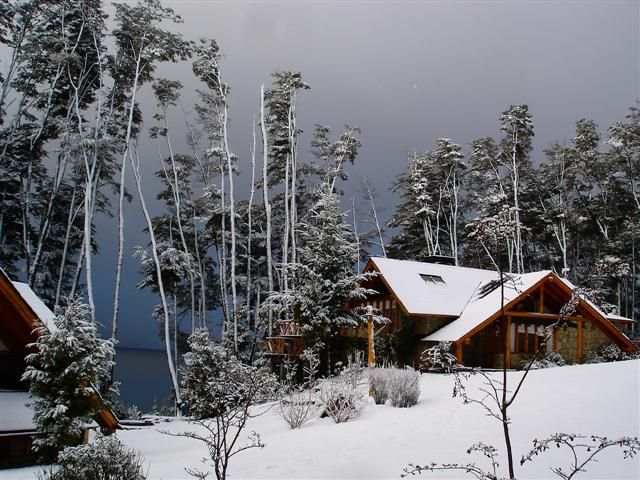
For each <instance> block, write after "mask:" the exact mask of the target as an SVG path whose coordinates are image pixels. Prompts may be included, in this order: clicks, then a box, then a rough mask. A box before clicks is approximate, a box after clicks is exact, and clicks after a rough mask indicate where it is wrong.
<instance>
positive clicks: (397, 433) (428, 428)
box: [0, 360, 640, 480]
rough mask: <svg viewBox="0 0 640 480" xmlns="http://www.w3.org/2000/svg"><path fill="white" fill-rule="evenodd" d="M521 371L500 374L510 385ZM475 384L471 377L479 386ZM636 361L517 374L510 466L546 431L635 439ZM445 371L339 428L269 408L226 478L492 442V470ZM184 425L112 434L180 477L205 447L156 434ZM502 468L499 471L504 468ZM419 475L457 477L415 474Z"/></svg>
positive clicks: (552, 459) (545, 459)
mask: <svg viewBox="0 0 640 480" xmlns="http://www.w3.org/2000/svg"><path fill="white" fill-rule="evenodd" d="M520 375H521V373H519V372H513V373H510V374H509V380H510V382H511V384H513V382H514V381H515V380H516V379H517V378H518V377H519V376H520ZM479 380H480V379H477V381H476V380H474V381H473V384H474V385H479ZM639 383H640V361H638V360H633V361H626V362H619V363H615V364H598V365H582V366H569V367H561V368H553V369H547V370H538V371H533V372H531V374H530V377H529V378H528V379H527V380H526V382H525V384H524V387H523V389H522V391H521V393H520V396H519V397H518V399H517V400H516V402H515V403H514V405H513V407H512V409H511V412H512V426H511V432H512V438H513V444H514V452H515V457H516V463H517V464H519V459H520V456H521V455H522V454H523V453H526V452H528V451H529V449H530V448H531V445H532V443H531V442H532V440H533V439H534V438H538V439H541V438H544V437H546V436H549V435H551V434H553V433H556V432H565V433H586V434H598V435H604V436H607V437H609V438H613V437H619V436H623V435H627V436H638V435H640V420H639V416H640V415H639V410H640V385H639ZM452 384H453V380H452V377H451V376H449V375H436V374H423V375H422V379H421V387H422V393H421V396H420V401H419V403H418V404H417V405H416V406H415V407H413V408H410V409H397V408H393V407H391V406H376V405H374V404H370V405H369V406H368V407H367V409H366V410H365V412H364V414H363V415H362V416H361V417H360V418H358V419H355V420H352V421H349V422H348V423H344V424H334V423H333V421H331V420H330V419H328V418H325V419H315V420H312V421H311V422H309V423H307V424H305V425H304V426H303V427H302V428H301V429H299V430H289V428H288V426H287V425H286V424H285V423H284V421H282V420H281V419H280V417H279V416H278V415H277V413H276V411H275V409H272V410H270V411H268V412H267V413H266V414H264V415H263V416H261V417H257V418H255V419H253V420H252V421H251V423H250V424H249V427H248V431H247V433H249V432H250V431H251V430H255V431H257V432H259V433H260V435H261V436H262V439H263V441H264V442H265V443H266V447H265V448H263V449H253V450H248V451H245V452H242V453H240V454H239V455H238V456H236V457H234V458H233V459H232V461H231V467H230V477H231V478H232V479H241V478H246V479H267V478H269V479H271V478H273V479H303V478H304V479H306V478H335V479H347V478H361V479H371V478H399V477H400V474H401V473H402V469H403V467H406V466H407V465H408V464H409V463H417V464H425V463H428V462H465V463H466V462H470V461H474V460H475V461H477V462H479V463H480V464H482V465H486V463H485V462H484V461H483V459H482V458H473V457H471V456H470V455H467V454H466V449H467V447H469V446H470V445H471V444H473V443H475V442H478V441H482V442H484V443H490V444H492V445H494V446H496V447H497V448H498V449H499V451H500V453H501V456H500V463H501V468H502V467H503V466H506V456H505V455H504V454H503V453H502V452H503V450H504V448H503V438H502V429H501V427H500V425H499V424H498V422H497V421H496V420H494V419H492V418H489V417H487V416H485V415H484V412H483V409H482V407H480V406H478V405H464V404H462V401H461V400H460V399H458V398H455V399H454V398H451V389H452ZM190 428H192V427H191V426H190V425H189V424H188V422H184V421H173V422H168V423H163V424H160V425H156V426H155V427H148V428H140V429H131V430H127V431H123V432H119V433H118V437H119V438H120V439H121V440H122V441H123V442H125V443H126V444H127V445H129V446H130V447H133V448H135V449H136V450H139V451H140V453H141V454H142V456H143V457H144V460H145V464H146V466H147V467H148V473H149V478H152V479H177V478H188V476H187V475H186V473H185V471H184V467H186V466H197V467H199V466H201V463H200V461H201V459H202V457H204V456H206V451H205V448H204V446H203V445H202V444H200V443H199V442H197V441H195V440H191V439H186V438H177V437H172V436H167V435H164V434H162V433H159V432H160V431H161V430H166V431H171V432H181V431H185V430H188V429H190ZM569 455H570V452H568V451H565V450H562V449H559V450H555V449H554V450H553V451H552V452H548V453H545V454H543V455H542V456H539V457H537V459H536V460H535V461H534V462H533V463H527V464H525V465H524V466H523V467H520V466H519V465H518V467H517V476H518V478H529V479H531V478H536V479H538V478H553V474H552V472H551V471H550V470H549V468H550V466H559V465H568V462H569ZM587 468H588V471H587V472H586V473H582V474H580V475H578V478H591V479H594V478H597V479H618V478H634V479H637V478H640V459H639V458H637V457H636V458H633V459H631V460H623V459H622V452H621V451H620V450H619V449H615V448H612V449H610V450H608V451H605V452H603V453H602V454H601V456H599V457H598V461H597V462H592V463H590V464H589V465H588V467H587ZM36 472H37V470H36V469H19V470H5V471H0V479H2V480H9V479H26V478H35V477H36ZM503 474H504V475H506V473H504V471H503ZM422 477H424V478H444V477H446V478H459V477H462V474H460V473H455V474H453V475H449V476H446V475H444V474H443V473H442V472H439V473H437V474H433V473H432V474H428V473H423V474H422Z"/></svg>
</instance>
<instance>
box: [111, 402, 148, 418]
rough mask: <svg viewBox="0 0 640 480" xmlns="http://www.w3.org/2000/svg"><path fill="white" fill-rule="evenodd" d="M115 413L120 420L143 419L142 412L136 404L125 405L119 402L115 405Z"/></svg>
mask: <svg viewBox="0 0 640 480" xmlns="http://www.w3.org/2000/svg"><path fill="white" fill-rule="evenodd" d="M114 413H115V414H116V416H117V417H118V418H119V419H120V420H140V419H142V412H141V411H140V409H139V408H138V407H137V406H136V405H124V404H122V403H120V402H118V403H116V405H115V407H114Z"/></svg>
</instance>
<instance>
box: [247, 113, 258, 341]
mask: <svg viewBox="0 0 640 480" xmlns="http://www.w3.org/2000/svg"><path fill="white" fill-rule="evenodd" d="M251 134H252V140H253V142H252V144H251V193H250V194H249V206H248V207H247V209H248V211H247V222H248V224H249V225H248V229H249V232H248V235H247V328H248V327H249V325H251V290H252V285H251V282H252V278H251V258H252V252H251V237H252V236H253V222H252V217H251V213H252V212H251V210H252V207H253V196H254V194H255V192H256V117H255V115H254V116H253V123H252V124H251Z"/></svg>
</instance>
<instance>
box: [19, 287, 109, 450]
mask: <svg viewBox="0 0 640 480" xmlns="http://www.w3.org/2000/svg"><path fill="white" fill-rule="evenodd" d="M88 315H89V310H88V307H87V305H85V304H84V303H82V302H81V301H80V300H78V299H74V300H72V301H71V302H69V304H68V305H67V306H66V308H65V309H64V310H62V309H57V310H56V316H55V319H54V322H55V329H53V330H52V331H49V330H48V329H47V328H46V327H45V326H44V325H40V326H39V327H38V330H37V333H38V339H37V341H36V342H34V343H32V344H30V348H33V349H34V350H35V351H34V352H33V353H31V354H29V355H27V357H26V362H27V368H26V370H25V372H24V374H23V376H22V379H23V380H24V381H26V382H29V392H30V393H31V395H32V397H33V406H34V409H35V416H34V421H35V423H36V426H37V428H38V432H40V433H41V434H42V436H39V437H37V438H36V439H35V440H34V449H35V451H36V452H37V453H38V455H40V456H41V457H42V458H44V459H47V460H55V458H56V455H57V453H58V452H59V451H60V450H61V449H63V448H64V447H67V446H74V445H78V444H80V443H81V442H82V433H83V427H84V425H85V424H86V423H87V422H89V421H90V420H91V417H92V416H93V415H94V414H95V413H96V412H97V411H98V410H99V409H100V408H101V404H100V403H99V402H98V401H97V399H96V398H95V394H96V392H97V391H101V394H102V396H103V399H108V398H109V396H110V395H111V394H113V393H115V392H116V388H115V387H114V386H113V385H112V384H110V373H111V367H112V365H113V363H112V362H111V358H113V353H114V344H113V341H112V340H102V339H100V338H99V337H98V336H97V333H96V326H95V325H94V324H93V323H92V322H91V320H90V319H89V318H88Z"/></svg>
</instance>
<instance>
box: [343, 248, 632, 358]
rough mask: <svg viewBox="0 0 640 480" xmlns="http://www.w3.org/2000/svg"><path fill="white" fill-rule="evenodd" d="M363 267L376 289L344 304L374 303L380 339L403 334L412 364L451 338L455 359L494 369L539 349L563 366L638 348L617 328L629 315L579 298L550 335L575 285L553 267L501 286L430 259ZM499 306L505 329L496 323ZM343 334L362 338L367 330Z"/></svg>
mask: <svg viewBox="0 0 640 480" xmlns="http://www.w3.org/2000/svg"><path fill="white" fill-rule="evenodd" d="M364 271H365V272H377V273H378V275H377V276H376V277H375V278H374V279H372V280H371V281H369V282H368V283H367V285H366V286H367V287H368V288H371V289H373V290H375V291H376V292H377V294H376V295H373V296H371V297H369V298H367V299H366V300H363V301H360V302H356V303H353V304H352V305H350V307H356V306H366V305H372V306H373V307H374V308H375V309H376V310H377V312H379V314H381V315H383V316H385V317H387V318H388V319H389V320H390V322H389V323H387V324H386V325H385V326H384V327H382V328H381V329H380V330H379V333H378V336H379V337H382V338H384V337H385V336H390V335H392V334H396V335H397V334H398V333H399V332H400V331H403V335H402V336H403V337H404V338H405V339H407V338H408V339H409V340H408V342H405V344H404V346H403V348H405V349H410V350H411V352H410V357H411V358H412V359H413V362H408V363H414V364H416V365H417V363H418V358H419V355H420V353H421V352H422V351H424V350H425V349H426V348H428V347H430V346H433V345H435V344H437V343H439V342H443V341H448V342H451V343H452V346H453V347H452V350H453V353H455V355H456V358H457V359H458V362H460V363H463V364H465V365H468V366H480V367H488V368H497V367H500V366H501V365H502V362H503V361H506V364H507V367H509V368H518V367H519V366H520V365H522V363H523V361H524V360H525V359H527V358H530V357H531V355H532V354H533V353H534V352H535V351H537V350H538V348H539V347H541V346H544V348H545V349H546V351H547V352H558V353H560V354H561V355H562V356H563V357H564V359H565V360H566V361H567V362H568V363H581V362H582V361H583V360H584V358H585V356H586V355H587V354H589V353H590V352H595V351H596V350H598V349H599V348H600V347H602V346H604V345H606V344H616V345H618V346H619V347H620V349H621V350H623V351H626V352H632V351H637V348H636V347H635V345H634V344H633V343H632V342H631V341H630V340H629V338H627V336H626V335H625V334H624V333H622V331H621V330H622V329H623V327H624V326H625V325H626V324H627V323H628V322H629V321H630V320H629V319H625V318H623V317H620V316H617V315H606V314H605V313H604V312H602V310H600V309H599V308H598V307H597V306H596V305H594V304H593V303H591V302H589V301H586V300H583V299H579V300H577V305H576V306H575V311H572V312H571V314H570V315H569V316H568V318H566V321H565V322H563V323H564V325H563V326H561V327H558V328H555V329H553V333H552V334H551V336H550V337H549V336H548V335H547V334H546V333H545V329H546V327H548V326H550V325H553V324H555V323H557V322H558V319H559V318H560V314H561V310H562V308H563V306H565V305H566V304H567V303H568V302H569V300H570V299H571V298H572V295H573V292H574V290H575V287H574V286H573V285H572V284H571V283H570V282H569V281H567V280H566V279H563V278H560V277H559V276H557V275H556V274H555V273H553V272H552V271H540V272H532V273H526V274H522V275H509V276H508V279H507V280H506V281H505V282H504V288H501V283H500V281H499V275H498V273H497V272H495V271H492V270H480V269H474V268H465V267H458V266H453V265H446V264H438V263H431V262H415V261H406V260H393V259H389V258H376V257H373V258H371V259H370V260H369V262H368V263H367V265H366V266H365V268H364ZM502 293H503V294H504V297H503V298H501V296H502V295H501V294H502ZM503 303H504V312H505V320H504V321H505V323H506V329H505V328H497V326H498V324H499V323H500V322H501V321H502V315H501V311H502V309H501V306H502V304H503ZM505 331H507V332H509V334H508V336H507V338H506V339H505V338H504V332H505ZM346 333H347V334H348V335H352V336H357V337H365V336H366V328H357V329H349V330H348V331H347V332H346ZM545 337H546V342H545ZM505 340H506V342H507V343H508V346H509V348H508V350H507V353H506V359H505V358H503V357H505V354H504V350H505V349H504V342H505ZM543 342H544V343H543ZM405 353H406V352H405ZM396 360H397V359H396Z"/></svg>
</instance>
